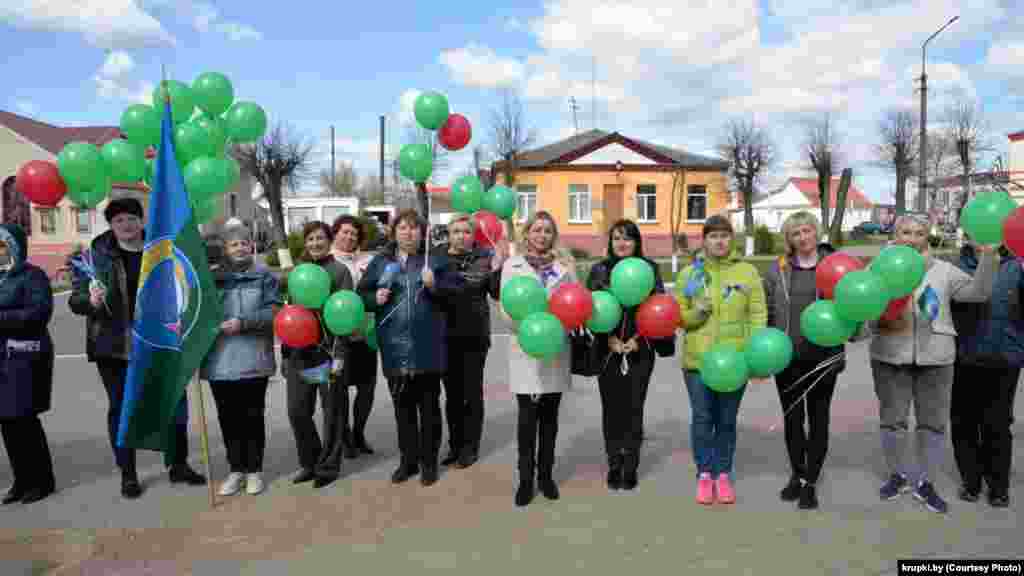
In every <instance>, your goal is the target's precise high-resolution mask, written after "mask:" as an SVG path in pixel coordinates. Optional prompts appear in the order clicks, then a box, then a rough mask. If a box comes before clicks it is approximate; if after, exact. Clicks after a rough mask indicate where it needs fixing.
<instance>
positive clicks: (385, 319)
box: [380, 296, 408, 325]
mask: <svg viewBox="0 0 1024 576" xmlns="http://www.w3.org/2000/svg"><path fill="white" fill-rule="evenodd" d="M407 297H408V296H402V299H401V300H399V301H398V303H396V304H395V307H394V308H392V309H391V311H390V312H388V313H387V314H386V315H385V316H384V318H382V319H381V321H380V324H381V325H384V323H385V322H387V321H388V318H391V315H392V314H394V313H395V311H397V310H398V307H399V306H401V305H402V302H405V299H406V298H407Z"/></svg>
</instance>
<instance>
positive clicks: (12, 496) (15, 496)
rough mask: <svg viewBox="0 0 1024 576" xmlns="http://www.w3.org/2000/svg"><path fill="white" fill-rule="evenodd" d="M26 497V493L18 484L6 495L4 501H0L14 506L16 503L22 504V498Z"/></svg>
mask: <svg viewBox="0 0 1024 576" xmlns="http://www.w3.org/2000/svg"><path fill="white" fill-rule="evenodd" d="M24 495H25V491H24V490H22V489H21V487H20V486H18V484H17V483H15V484H14V486H11V489H10V490H8V491H7V494H5V495H4V499H3V500H2V501H0V503H3V504H14V503H15V502H21V498H22V497H23V496H24Z"/></svg>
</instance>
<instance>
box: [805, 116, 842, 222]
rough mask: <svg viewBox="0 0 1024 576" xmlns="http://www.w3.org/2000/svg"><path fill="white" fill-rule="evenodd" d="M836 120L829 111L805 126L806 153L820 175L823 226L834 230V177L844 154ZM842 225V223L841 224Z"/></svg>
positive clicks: (819, 196) (809, 121) (819, 186)
mask: <svg viewBox="0 0 1024 576" xmlns="http://www.w3.org/2000/svg"><path fill="white" fill-rule="evenodd" d="M835 123H836V122H835V118H834V117H833V115H832V113H831V112H829V111H826V112H822V113H821V114H820V115H819V116H815V117H813V118H811V119H810V120H808V121H807V122H806V124H805V132H804V136H805V142H804V151H805V152H806V154H807V159H808V160H809V162H810V168H811V169H812V170H814V172H815V174H817V175H818V201H819V202H820V206H821V224H822V226H825V227H826V228H827V229H830V230H831V228H832V226H830V224H829V222H830V220H829V215H830V214H831V212H830V209H829V204H830V203H831V202H830V195H831V189H832V175H833V174H835V172H836V170H837V169H838V167H839V166H840V164H841V163H842V157H843V153H842V150H841V149H840V146H839V132H838V130H837V129H836V126H835ZM840 224H841V223H840Z"/></svg>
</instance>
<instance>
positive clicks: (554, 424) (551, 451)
mask: <svg viewBox="0 0 1024 576" xmlns="http://www.w3.org/2000/svg"><path fill="white" fill-rule="evenodd" d="M525 230H526V233H525V238H524V239H523V241H522V243H521V244H520V248H519V252H520V254H517V255H516V256H513V257H511V258H509V259H508V260H506V261H505V264H504V266H503V267H502V274H501V284H502V286H503V287H504V285H505V284H506V283H507V282H508V281H509V280H511V279H512V278H515V277H516V276H533V277H534V278H536V279H537V280H539V281H540V283H541V284H543V285H544V287H545V288H546V289H547V292H548V294H549V295H550V294H551V293H552V292H553V291H554V290H555V289H556V288H558V286H560V285H562V284H565V283H568V282H576V265H575V262H573V260H572V257H570V256H568V255H567V254H564V253H562V252H561V251H560V250H559V249H558V226H557V225H556V224H555V220H554V218H552V217H551V214H549V213H547V212H537V213H536V214H535V215H534V216H533V217H532V218H530V219H529V220H528V221H527V222H526V228H525ZM508 357H509V381H510V384H509V387H510V389H511V390H512V393H514V394H515V395H516V401H517V403H518V408H519V418H518V424H517V427H516V436H517V438H518V444H519V487H518V488H517V489H516V496H515V502H516V506H526V505H527V504H529V503H530V501H531V500H533V494H534V492H533V490H534V471H535V470H536V474H537V486H538V487H539V488H540V491H541V493H543V494H544V496H545V497H546V498H548V499H549V500H557V499H558V486H557V485H556V484H555V482H554V480H553V479H552V475H551V471H552V469H553V468H554V465H555V439H556V437H557V436H558V406H559V403H560V402H561V400H562V393H563V392H567V391H568V390H569V388H570V386H571V384H572V374H571V373H570V371H569V369H570V365H571V356H570V351H569V346H566V347H565V349H564V350H563V351H562V352H561V353H560V354H559V355H558V356H556V357H554V358H551V359H548V360H538V359H535V358H532V357H530V356H528V355H527V354H526V353H525V352H523V350H522V348H520V347H519V343H518V342H517V341H515V340H513V341H512V344H511V346H510V349H509V353H508ZM538 436H539V437H540V441H539V446H538V441H537V438H538Z"/></svg>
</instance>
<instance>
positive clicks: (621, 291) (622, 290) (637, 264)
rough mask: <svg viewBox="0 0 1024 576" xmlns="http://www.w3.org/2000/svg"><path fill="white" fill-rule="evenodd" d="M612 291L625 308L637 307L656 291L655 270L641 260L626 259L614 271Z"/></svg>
mask: <svg viewBox="0 0 1024 576" xmlns="http://www.w3.org/2000/svg"><path fill="white" fill-rule="evenodd" d="M611 280H612V281H611V289H612V290H611V291H612V294H614V295H615V297H616V298H618V299H619V302H621V303H622V305H623V306H626V307H629V306H636V305H637V304H640V303H641V302H643V301H644V300H646V299H647V297H648V296H650V294H651V290H654V270H653V269H652V268H651V265H650V264H648V263H647V262H646V261H644V260H643V259H641V258H635V257H632V258H625V259H623V260H620V261H619V263H618V264H616V265H615V268H613V269H612V278H611Z"/></svg>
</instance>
